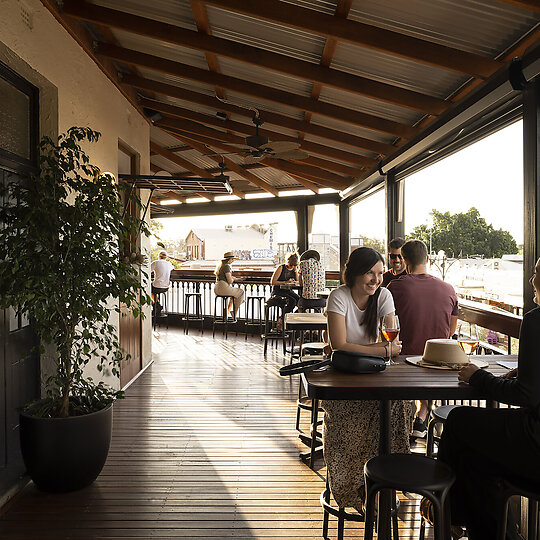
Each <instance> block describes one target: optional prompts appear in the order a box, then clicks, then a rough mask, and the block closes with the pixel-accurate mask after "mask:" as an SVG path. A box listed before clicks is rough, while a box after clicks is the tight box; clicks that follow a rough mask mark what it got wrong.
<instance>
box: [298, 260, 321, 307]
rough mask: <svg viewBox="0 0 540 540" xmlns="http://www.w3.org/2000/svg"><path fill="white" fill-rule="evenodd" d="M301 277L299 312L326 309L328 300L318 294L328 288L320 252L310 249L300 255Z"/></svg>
mask: <svg viewBox="0 0 540 540" xmlns="http://www.w3.org/2000/svg"><path fill="white" fill-rule="evenodd" d="M299 275H300V276H299V277H300V285H302V294H301V296H300V300H298V311H304V310H306V309H311V308H323V307H325V306H326V299H325V298H321V297H320V296H319V295H318V294H317V293H318V292H319V291H322V290H323V289H324V288H325V286H326V280H325V275H324V268H323V265H322V264H321V256H320V255H319V252H318V251H315V250H314V249H308V250H307V251H304V253H302V255H300V265H299Z"/></svg>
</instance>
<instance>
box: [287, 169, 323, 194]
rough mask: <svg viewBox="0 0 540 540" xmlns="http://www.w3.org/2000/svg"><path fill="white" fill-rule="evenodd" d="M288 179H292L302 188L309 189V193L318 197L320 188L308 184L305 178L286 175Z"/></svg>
mask: <svg viewBox="0 0 540 540" xmlns="http://www.w3.org/2000/svg"><path fill="white" fill-rule="evenodd" d="M287 174H288V175H289V176H290V177H292V178H294V179H295V180H296V181H297V182H298V183H299V184H301V185H302V186H304V187H305V188H306V189H309V190H310V191H313V193H315V194H316V195H318V194H319V193H320V191H321V187H320V186H318V185H317V184H316V183H314V182H310V181H309V180H306V179H305V178H302V177H301V176H299V175H297V174H290V173H287Z"/></svg>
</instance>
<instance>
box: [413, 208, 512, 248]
mask: <svg viewBox="0 0 540 540" xmlns="http://www.w3.org/2000/svg"><path fill="white" fill-rule="evenodd" d="M431 216H432V218H433V226H432V227H428V226H427V225H425V224H422V225H419V226H418V227H415V228H414V229H413V231H412V233H411V235H410V238H417V239H419V240H422V241H424V242H425V244H426V245H427V246H429V245H430V240H431V250H432V252H438V251H440V250H444V251H445V252H446V253H447V255H449V256H451V257H468V256H472V255H483V256H484V257H488V258H496V257H502V256H503V255H504V254H510V253H517V251H518V247H517V244H516V241H515V240H514V238H513V237H512V235H511V234H510V233H509V232H508V231H504V230H502V229H495V228H494V227H493V225H491V224H488V223H487V222H486V220H485V219H484V218H483V217H481V216H480V212H479V211H478V210H477V209H476V208H474V207H472V208H470V209H469V210H468V211H467V212H465V213H459V214H450V212H439V211H438V210H435V209H433V210H432V211H431Z"/></svg>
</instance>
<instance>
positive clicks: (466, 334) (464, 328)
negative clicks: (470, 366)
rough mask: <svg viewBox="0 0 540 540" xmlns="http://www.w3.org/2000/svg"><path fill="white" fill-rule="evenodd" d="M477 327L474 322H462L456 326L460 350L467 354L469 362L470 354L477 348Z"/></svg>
mask: <svg viewBox="0 0 540 540" xmlns="http://www.w3.org/2000/svg"><path fill="white" fill-rule="evenodd" d="M478 342H479V339H478V328H477V327H476V324H471V323H466V322H463V323H461V324H460V325H459V327H458V343H459V346H460V347H461V349H462V351H463V352H464V353H465V354H466V355H467V357H468V360H469V363H470V362H471V355H472V354H473V353H474V351H476V349H477V348H478Z"/></svg>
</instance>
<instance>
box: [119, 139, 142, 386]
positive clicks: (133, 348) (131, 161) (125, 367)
mask: <svg viewBox="0 0 540 540" xmlns="http://www.w3.org/2000/svg"><path fill="white" fill-rule="evenodd" d="M137 168H138V164H137V156H136V154H134V153H133V152H132V151H131V150H130V149H128V148H126V147H124V146H123V145H119V147H118V173H119V174H137ZM124 202H125V203H126V201H124ZM126 212H127V213H128V214H130V215H136V213H137V212H138V208H137V206H136V205H135V204H134V202H133V201H132V200H130V201H127V208H126ZM137 243H138V239H137V238H133V239H132V245H133V246H136V245H137ZM139 278H140V274H139ZM141 342H142V321H141V318H140V317H134V316H133V314H132V313H131V311H130V310H128V309H127V308H126V306H125V305H123V304H121V305H120V346H121V347H122V349H123V351H124V354H125V355H126V357H125V358H124V360H122V362H121V364H120V386H121V387H122V388H123V387H124V386H125V385H126V384H127V383H128V382H129V381H131V379H133V377H135V375H137V373H139V371H140V370H141V369H142V346H141ZM128 355H129V356H128Z"/></svg>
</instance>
